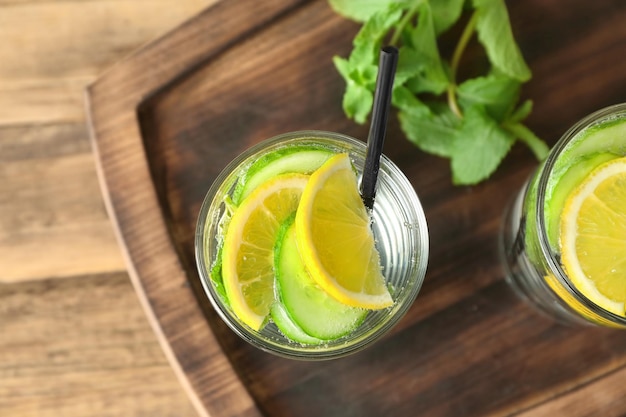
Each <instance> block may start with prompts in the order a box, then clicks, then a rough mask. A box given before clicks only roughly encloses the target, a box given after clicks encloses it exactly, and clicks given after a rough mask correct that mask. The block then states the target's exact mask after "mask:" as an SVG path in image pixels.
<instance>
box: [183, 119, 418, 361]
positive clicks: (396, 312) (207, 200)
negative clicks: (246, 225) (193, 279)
mask: <svg viewBox="0 0 626 417" xmlns="http://www.w3.org/2000/svg"><path fill="white" fill-rule="evenodd" d="M301 139H304V140H306V139H310V140H312V141H314V140H319V139H322V140H329V141H335V142H339V143H345V144H348V146H349V147H353V148H355V149H356V150H357V151H358V152H359V153H362V154H363V156H364V155H365V152H366V144H365V142H363V141H360V140H357V139H355V138H353V137H351V136H348V135H345V134H342V133H336V132H329V131H323V130H299V131H292V132H286V133H282V134H279V135H276V136H273V137H271V138H268V139H265V140H263V141H261V142H259V143H257V144H255V145H253V146H251V147H249V148H247V149H246V150H245V151H243V152H242V153H240V154H239V155H238V156H236V157H235V158H234V159H233V160H232V161H230V162H229V163H228V164H227V165H226V166H225V167H224V168H222V170H221V172H220V173H219V174H218V176H217V177H216V178H215V179H214V180H213V183H212V184H211V186H210V187H209V189H208V191H207V193H206V194H205V196H204V199H203V201H202V205H201V207H200V210H199V214H198V219H197V222H196V229H195V239H194V251H195V259H196V266H197V269H198V272H199V278H200V282H201V284H202V287H203V289H204V293H205V295H206V297H207V298H208V299H209V301H210V303H211V304H212V306H213V309H214V310H215V311H216V312H217V314H218V316H220V319H221V320H222V321H224V323H225V324H226V325H227V326H228V327H229V328H230V329H231V330H232V331H233V332H234V333H236V334H237V335H238V336H239V337H240V338H242V339H244V340H245V341H247V342H248V343H250V344H252V345H253V346H255V347H257V348H259V349H261V350H263V351H266V352H269V353H271V354H274V355H277V356H280V357H284V358H290V359H299V360H328V359H335V358H339V357H343V356H347V355H349V354H352V353H356V352H358V351H360V350H362V349H364V348H365V347H367V346H368V345H370V344H371V343H372V342H374V341H376V340H378V339H380V338H381V337H382V336H383V335H384V334H386V333H387V332H388V331H389V330H390V329H391V328H392V327H394V326H395V325H396V324H397V323H398V322H399V321H400V319H401V318H402V317H403V316H404V315H405V314H406V313H407V311H408V309H409V308H410V306H411V305H412V304H413V302H414V300H415V299H416V297H417V295H418V293H419V291H420V289H421V286H422V283H423V281H424V278H425V275H426V269H427V265H428V256H429V234H428V226H427V222H426V216H425V213H424V210H423V207H422V205H421V202H420V200H419V197H418V196H417V193H416V192H415V189H414V188H413V186H412V184H411V182H410V181H409V179H408V178H407V177H406V176H405V175H404V173H403V172H402V171H401V170H400V168H398V167H397V166H396V165H395V163H393V161H391V160H390V159H389V158H388V157H387V156H385V155H384V154H383V155H381V164H380V170H381V171H388V172H389V173H390V174H391V175H390V176H393V178H394V180H395V179H400V180H401V181H403V183H404V185H403V186H404V187H405V188H406V187H409V188H410V190H411V191H412V192H411V193H409V194H408V195H407V197H408V198H409V199H410V201H411V203H412V207H413V208H412V209H411V212H413V213H414V214H415V217H416V219H417V221H416V223H417V231H416V235H417V238H416V241H417V245H418V246H419V248H420V250H419V251H417V254H416V256H415V260H414V264H415V266H414V269H415V272H414V273H415V274H416V275H417V279H416V280H415V284H411V285H410V288H408V291H407V292H406V293H404V292H403V293H402V300H401V302H399V301H398V300H396V302H395V303H394V305H393V306H391V307H389V309H391V310H390V312H389V315H390V316H391V317H390V318H389V319H386V320H384V321H382V323H381V324H380V327H376V328H375V329H374V330H372V331H369V332H365V333H363V334H361V335H359V337H358V338H356V339H346V340H345V341H342V342H343V343H341V344H337V345H331V346H327V345H326V344H325V343H323V344H321V345H310V346H307V345H301V344H298V343H297V342H293V345H291V344H290V345H285V344H284V343H280V342H278V341H274V340H271V339H268V338H265V337H263V336H260V335H259V336H258V337H257V335H256V334H253V333H252V331H251V330H250V329H247V328H246V327H245V326H243V325H242V324H241V323H239V322H238V321H237V320H234V319H233V317H232V316H233V313H232V312H230V311H227V307H226V306H224V305H222V302H221V301H220V295H219V294H218V293H217V291H216V289H215V288H214V285H213V284H212V278H211V276H210V275H211V271H210V269H211V267H210V264H211V263H212V260H211V259H207V257H206V256H205V250H204V245H205V235H206V228H207V227H209V226H210V224H211V219H209V218H208V215H209V214H210V211H211V209H212V207H213V206H214V200H215V197H216V196H217V195H218V193H219V192H220V189H221V188H222V184H223V183H224V182H225V181H226V180H228V179H229V177H230V176H231V175H232V173H233V172H234V171H235V170H236V169H237V168H238V167H240V166H242V164H245V163H246V161H248V160H250V158H251V157H253V156H254V155H256V154H257V153H258V152H259V151H263V150H265V149H270V148H272V147H273V146H277V145H282V144H283V143H288V142H289V141H292V140H301ZM400 188H402V187H400ZM329 342H331V343H332V341H329Z"/></svg>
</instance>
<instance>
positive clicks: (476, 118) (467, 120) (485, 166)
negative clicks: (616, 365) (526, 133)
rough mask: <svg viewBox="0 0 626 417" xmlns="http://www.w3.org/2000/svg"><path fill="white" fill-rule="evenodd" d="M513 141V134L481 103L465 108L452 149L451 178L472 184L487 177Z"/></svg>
mask: <svg viewBox="0 0 626 417" xmlns="http://www.w3.org/2000/svg"><path fill="white" fill-rule="evenodd" d="M513 142H515V137H514V136H513V135H512V134H511V133H509V132H507V131H506V130H504V129H503V128H502V127H500V125H499V124H498V122H496V121H495V120H493V119H492V118H490V117H489V115H488V114H487V112H486V111H485V110H484V109H483V108H482V107H480V106H475V107H471V108H469V109H467V111H466V112H465V117H464V118H463V123H462V125H461V127H460V129H459V130H458V131H457V134H456V138H455V140H454V147H453V149H452V155H451V159H452V162H451V168H452V182H453V183H454V184H456V185H473V184H477V183H479V182H480V181H483V180H485V179H487V178H489V176H491V174H492V173H493V172H494V171H495V170H496V168H497V167H498V165H500V162H501V161H502V159H504V157H505V156H506V154H507V153H508V152H509V149H510V148H511V145H513Z"/></svg>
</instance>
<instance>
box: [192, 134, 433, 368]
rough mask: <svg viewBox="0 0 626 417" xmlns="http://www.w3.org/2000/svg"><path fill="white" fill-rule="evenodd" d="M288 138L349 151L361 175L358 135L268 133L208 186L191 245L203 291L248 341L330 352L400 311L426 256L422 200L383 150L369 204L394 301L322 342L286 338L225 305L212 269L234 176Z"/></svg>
mask: <svg viewBox="0 0 626 417" xmlns="http://www.w3.org/2000/svg"><path fill="white" fill-rule="evenodd" d="M294 144H301V145H305V146H306V145H322V146H323V147H324V148H326V149H329V150H331V151H333V152H335V153H341V152H347V153H348V154H349V156H350V159H351V161H352V163H353V165H354V167H355V168H356V170H357V171H358V174H359V175H362V172H363V166H364V162H365V155H366V145H365V143H363V142H362V141H359V140H356V139H354V138H351V137H348V136H345V135H342V134H339V133H332V132H322V131H300V132H291V133H286V134H282V135H279V136H276V137H274V138H271V139H267V140H265V141H263V142H261V143H259V144H257V145H256V146H253V147H251V148H249V149H248V150H246V151H245V152H244V153H242V154H241V155H240V156H238V157H237V158H235V159H234V160H233V161H232V162H231V163H230V164H228V165H227V166H226V168H224V170H223V171H222V172H221V173H220V175H219V176H218V177H217V178H216V180H215V181H214V182H213V185H212V186H211V187H210V189H209V191H208V193H207V194H206V197H205V199H204V202H203V204H202V207H201V209H200V214H199V218H198V222H197V227H196V236H195V250H196V260H197V266H198V271H199V274H200V279H201V281H202V285H203V287H204V290H205V293H206V296H207V297H208V299H209V300H210V302H211V304H212V305H213V307H214V309H215V310H216V312H217V313H218V315H219V316H220V317H221V319H222V320H223V321H224V322H225V323H226V324H227V325H228V326H229V327H230V328H231V329H232V330H233V331H234V332H235V333H236V334H237V335H239V336H240V337H241V338H243V339H244V340H246V341H247V342H249V343H251V344H252V345H254V346H256V347H258V348H260V349H262V350H264V351H267V352H270V353H273V354H276V355H279V356H283V357H287V358H293V359H303V360H317V359H331V358H338V357H341V356H345V355H348V354H350V353H354V352H356V351H358V350H360V349H363V348H365V347H367V346H369V345H371V344H372V343H373V342H375V341H376V340H378V339H380V338H381V337H382V336H383V335H384V334H385V333H387V332H388V331H389V330H390V329H391V328H392V327H393V326H394V325H395V324H396V323H397V322H398V321H399V320H400V319H401V318H402V316H404V315H405V313H406V312H407V310H408V309H409V307H410V306H411V305H412V303H413V301H414V300H415V298H416V296H417V294H418V292H419V290H420V287H421V285H422V282H423V279H424V275H425V273H426V266H427V261H428V230H427V225H426V218H425V216H424V211H423V209H422V206H421V204H420V201H419V199H418V197H417V195H416V193H415V190H414V189H413V186H412V185H411V183H410V182H409V180H408V179H407V178H406V177H405V176H404V174H403V173H402V172H401V171H400V169H399V168H398V167H397V166H396V165H395V164H394V163H393V162H391V160H389V158H387V157H386V156H384V155H383V156H382V157H381V163H380V170H379V173H378V182H377V191H376V198H375V204H374V207H373V210H372V212H371V227H372V230H373V234H374V238H375V242H376V247H377V250H378V251H379V253H380V261H381V267H382V272H383V275H384V276H385V279H386V283H387V285H388V288H389V291H390V293H391V296H392V298H393V300H394V303H393V305H392V306H391V307H388V308H386V309H382V310H377V311H370V312H368V314H367V316H366V318H365V319H364V321H363V323H362V324H361V325H360V326H358V327H357V328H356V329H355V330H354V331H352V332H351V333H350V334H348V335H346V336H343V337H340V338H338V339H336V340H329V341H325V342H324V343H322V344H317V345H306V344H301V343H297V342H293V341H291V340H289V339H288V338H286V337H285V336H284V335H283V334H282V333H281V332H280V331H279V329H278V328H277V326H276V325H275V324H274V323H272V322H271V321H270V322H269V324H267V325H266V326H265V327H263V328H262V329H261V330H260V331H255V330H253V329H252V328H250V327H249V326H247V325H246V324H245V323H243V322H242V321H241V320H240V319H239V318H238V317H237V316H236V315H235V314H234V313H233V311H232V309H231V308H230V307H229V305H228V302H227V300H226V299H225V297H224V296H223V294H222V292H220V291H219V288H218V285H217V283H216V282H215V281H214V279H213V278H212V277H211V268H212V265H214V263H215V261H216V258H217V256H218V252H219V247H220V241H221V239H222V234H223V230H222V223H221V220H222V218H223V216H224V212H225V210H226V204H225V201H226V200H228V197H229V196H232V193H233V192H234V189H235V185H236V183H237V179H238V177H239V176H240V175H241V174H242V173H243V172H244V171H245V170H246V168H247V167H248V166H250V164H251V163H252V162H254V161H256V160H258V159H259V158H262V157H263V155H266V154H268V153H269V152H273V151H276V150H279V149H281V148H283V147H286V146H291V145H294Z"/></svg>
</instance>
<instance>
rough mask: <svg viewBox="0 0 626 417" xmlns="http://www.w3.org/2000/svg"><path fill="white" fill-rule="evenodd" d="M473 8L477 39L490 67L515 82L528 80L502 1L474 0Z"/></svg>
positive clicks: (527, 69)
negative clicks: (474, 10) (484, 51)
mask: <svg viewBox="0 0 626 417" xmlns="http://www.w3.org/2000/svg"><path fill="white" fill-rule="evenodd" d="M474 6H475V7H476V17H477V22H476V30H477V32H478V39H479V40H480V42H481V44H482V45H483V46H484V47H485V50H486V52H487V56H488V57H489V60H490V62H491V64H492V65H493V66H494V67H496V68H498V69H499V70H500V71H502V72H503V73H504V74H506V75H508V76H510V77H512V78H514V79H516V80H519V81H528V80H529V79H530V77H531V73H530V69H529V68H528V66H527V65H526V62H525V61H524V58H523V57H522V53H521V52H520V50H519V48H518V46H517V44H516V43H515V39H514V38H513V32H512V30H511V24H510V22H509V13H508V12H507V9H506V5H505V4H504V0H474Z"/></svg>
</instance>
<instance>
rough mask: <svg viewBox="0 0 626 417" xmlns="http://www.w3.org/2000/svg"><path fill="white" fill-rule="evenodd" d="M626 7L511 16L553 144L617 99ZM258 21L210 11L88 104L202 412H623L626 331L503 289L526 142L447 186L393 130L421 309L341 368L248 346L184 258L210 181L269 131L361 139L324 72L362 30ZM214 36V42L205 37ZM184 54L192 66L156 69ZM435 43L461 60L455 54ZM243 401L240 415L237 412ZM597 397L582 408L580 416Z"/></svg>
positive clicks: (552, 6) (438, 170)
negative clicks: (417, 207) (417, 229)
mask: <svg viewBox="0 0 626 417" xmlns="http://www.w3.org/2000/svg"><path fill="white" fill-rule="evenodd" d="M625 6H626V4H624V3H623V2H621V1H619V0H613V1H605V2H596V3H594V4H589V3H588V2H586V1H582V0H581V1H568V2H567V7H566V9H567V10H563V8H564V6H563V0H549V1H544V0H533V1H528V2H523V3H520V2H518V3H515V4H511V7H510V14H511V17H512V23H513V27H514V30H515V32H516V36H517V37H518V39H519V40H520V44H521V46H522V50H523V51H525V54H526V56H527V59H528V62H529V64H530V67H531V68H532V69H533V71H534V78H533V80H532V81H531V82H530V83H529V84H528V85H527V86H526V88H525V89H524V95H525V96H527V97H531V98H533V100H534V101H535V108H534V111H533V114H532V116H531V117H530V119H529V120H528V123H529V125H530V126H531V127H532V128H533V129H534V130H535V131H536V132H537V133H538V134H539V135H540V136H541V137H543V138H545V139H546V140H547V142H548V143H549V144H553V143H554V142H555V141H556V140H557V138H558V137H559V135H560V134H562V133H563V132H564V131H565V129H566V128H567V127H569V126H570V125H572V124H573V123H574V122H575V121H577V120H578V119H579V118H580V117H581V116H583V115H585V114H588V113H590V112H592V111H593V110H596V109H598V108H600V107H603V106H606V105H609V104H613V103H617V102H619V101H623V99H624V97H625V96H626V85H625V84H624V83H623V80H622V78H623V74H624V73H625V70H626V62H625V61H624V60H620V59H615V57H618V56H621V54H622V53H623V50H624V46H625V45H626V27H624V26H623V25H621V24H620V22H623V21H626V7H625ZM256 7H259V5H257V3H255V2H252V1H249V2H245V1H242V2H239V3H237V4H236V5H235V4H233V3H227V4H224V5H222V6H221V7H219V8H217V9H214V10H211V11H209V12H207V13H205V14H202V15H200V16H199V17H198V18H197V19H195V20H193V21H191V22H189V23H188V24H187V25H184V26H182V27H181V28H179V29H178V30H177V31H174V32H172V33H171V34H170V35H168V36H166V37H164V38H163V39H161V40H160V41H159V42H156V43H155V44H152V45H150V46H149V47H148V48H146V49H143V50H142V51H140V52H139V53H137V54H136V55H134V56H132V57H130V58H129V59H128V60H127V61H125V62H124V63H122V64H121V65H120V66H118V67H117V68H115V69H114V70H113V71H111V72H110V73H108V74H105V76H104V77H102V78H101V79H99V80H98V81H97V82H96V83H95V84H94V85H93V86H92V88H91V89H90V92H89V98H90V105H91V108H90V112H91V115H92V125H93V138H94V143H95V146H96V149H97V150H98V157H99V161H100V168H101V175H102V181H103V183H104V184H105V187H106V190H107V192H108V196H109V204H110V206H109V209H110V210H111V214H112V215H113V216H114V217H115V219H116V224H117V226H118V230H119V234H120V238H121V239H122V241H123V243H124V245H125V249H126V251H127V252H126V253H127V256H128V258H129V262H130V263H131V264H132V266H133V271H132V276H133V280H134V283H135V285H136V288H137V290H138V292H139V293H140V294H142V296H143V297H144V298H143V302H144V306H145V307H146V308H147V309H148V310H149V312H150V313H151V314H153V316H152V317H153V319H154V321H155V323H154V324H155V327H156V328H157V329H158V331H159V332H161V333H160V334H161V336H162V337H163V339H164V340H163V342H164V343H166V348H169V349H170V354H171V355H172V357H171V359H172V360H174V361H175V365H176V366H178V367H179V368H178V371H180V372H181V373H183V376H184V377H186V378H187V381H189V386H188V387H189V388H191V389H193V393H194V394H195V395H197V397H198V399H199V401H200V402H201V403H202V404H203V405H204V407H206V409H207V410H209V411H210V412H211V413H213V414H216V415H220V416H230V415H242V414H244V415H247V414H251V415H254V414H259V413H262V414H265V415H271V416H292V415H298V416H309V415H310V416H319V415H323V416H368V415H371V416H413V415H428V416H504V415H516V414H520V413H521V414H523V415H533V416H535V415H536V416H551V415H554V414H553V413H555V412H556V411H558V410H567V411H568V415H571V416H585V415H593V413H596V414H600V415H603V414H604V413H605V412H607V413H609V412H608V411H607V409H608V407H611V411H610V412H614V413H615V415H623V414H624V413H626V405H624V404H623V400H622V398H623V397H622V394H623V392H622V389H621V388H612V389H608V388H609V387H610V386H611V384H612V383H614V382H615V381H619V380H621V379H620V378H622V376H623V375H624V372H625V370H626V339H625V338H624V336H623V334H622V333H620V332H616V331H610V330H606V329H597V328H591V327H589V328H573V327H571V328H570V327H564V326H562V325H558V324H556V323H554V322H553V321H551V320H549V319H547V318H544V317H543V316H541V315H538V314H537V313H536V312H535V311H534V310H532V309H531V308H530V307H529V306H527V305H525V304H524V303H522V302H521V301H520V300H518V299H517V298H516V297H515V296H514V294H512V292H511V291H510V289H509V288H508V286H507V285H506V284H505V282H504V281H503V271H502V268H501V266H500V263H499V258H498V246H497V243H498V232H499V228H500V223H501V217H502V213H503V211H504V209H505V206H506V204H507V201H508V200H509V199H510V198H511V197H512V196H513V194H514V193H515V191H516V190H517V189H519V187H520V186H521V185H522V184H523V183H524V181H525V179H526V178H527V176H528V174H529V173H530V172H531V171H532V169H533V168H534V167H535V166H536V161H535V160H534V159H533V158H532V156H531V154H530V152H529V151H528V150H527V149H525V148H523V147H522V146H516V147H514V149H513V151H512V153H511V154H510V155H509V156H508V157H507V158H506V160H505V163H504V165H503V167H502V168H501V169H499V170H498V172H497V173H496V174H495V175H494V176H493V177H492V178H490V180H489V181H488V182H486V183H484V184H481V185H479V186H475V187H453V186H451V179H450V174H449V167H448V165H447V162H446V161H444V160H442V159H440V158H436V157H433V156H430V155H425V154H423V153H422V152H420V151H419V150H418V149H416V148H415V147H413V146H412V145H411V144H410V143H409V142H408V141H407V140H406V139H405V138H404V137H403V135H402V132H401V131H400V129H399V127H398V125H397V123H395V121H394V122H393V123H392V124H391V126H390V132H389V135H388V139H387V142H386V154H387V155H388V156H389V157H390V158H391V159H392V160H393V161H394V162H396V164H397V165H398V166H399V167H400V168H401V169H402V170H403V171H404V172H405V173H406V175H407V176H408V177H409V179H410V180H411V181H412V183H413V185H414V186H415V188H416V190H417V192H418V194H419V195H420V199H421V201H422V204H423V206H424V209H425V211H426V216H427V220H428V224H429V231H430V237H431V238H430V241H431V251H430V253H431V256H430V262H429V270H428V273H427V277H426V281H425V283H424V286H423V289H422V291H421V293H420V295H419V297H418V301H417V302H416V303H415V305H414V306H413V307H412V308H411V310H410V311H409V312H408V314H407V315H406V317H405V318H404V319H403V320H402V322H401V323H400V324H399V325H398V326H396V327H395V328H394V329H393V331H392V332H391V333H390V334H389V335H388V336H387V337H385V338H384V339H383V340H381V341H380V342H378V343H377V344H375V345H374V346H372V347H370V348H369V349H367V350H365V351H363V352H360V353H358V354H356V355H353V356H351V357H348V358H345V359H342V360H339V361H333V362H324V363H315V364H313V363H306V362H293V361H287V360H284V359H279V358H276V357H274V356H271V355H268V354H266V353H263V352H260V351H258V350H255V349H254V348H252V347H251V346H249V345H247V344H246V343H245V342H244V341H242V340H240V339H239V338H238V337H237V336H236V335H234V334H233V333H232V332H230V331H229V330H228V329H227V328H226V326H225V325H224V324H223V323H222V322H221V321H219V319H218V317H217V315H216V314H215V312H214V311H213V310H212V309H211V306H210V305H209V303H208V301H207V300H206V298H205V297H204V295H203V293H202V288H201V286H200V284H199V281H198V277H197V274H196V272H195V266H194V258H193V237H194V226H195V221H196V216H197V212H198V209H199V206H200V202H201V200H202V198H203V196H204V193H205V192H206V190H207V189H208V187H209V185H210V184H211V181H212V180H213V179H214V178H215V177H216V175H217V173H219V172H220V170H221V169H222V168H223V167H224V166H225V165H226V163H227V162H228V161H229V160H230V159H232V158H233V157H234V156H235V155H237V154H238V153H239V152H241V151H242V150H243V149H245V148H247V147H249V146H250V145H251V144H254V143H257V142H259V141H260V140H262V139H265V138H267V137H270V136H272V135H275V134H277V133H282V132H285V131H291V130H299V129H309V128H315V129H322V130H331V131H339V132H342V133H346V134H349V135H351V136H354V137H359V138H364V137H366V135H367V127H365V126H356V125H354V124H353V123H352V122H350V121H348V120H346V118H345V117H344V116H343V113H342V111H341V96H342V93H343V89H344V85H343V81H342V80H341V79H340V77H339V75H338V74H337V73H336V70H335V69H334V68H333V65H332V56H333V55H336V54H339V55H345V54H347V53H348V51H349V50H350V47H351V40H352V36H353V35H354V34H355V32H356V30H357V26H356V25H354V24H353V23H350V22H347V21H345V20H343V19H341V18H340V17H338V16H337V15H336V14H334V13H333V12H332V10H330V8H329V7H328V5H327V3H326V2H325V1H321V0H320V1H303V2H295V3H294V4H293V5H292V4H290V5H285V3H284V2H283V3H280V2H275V3H274V2H268V3H267V4H266V7H267V9H265V10H264V12H265V13H266V14H265V15H261V12H259V11H257V10H256V9H255V8H256ZM249 9H253V10H254V12H250V10H249ZM244 11H245V12H246V13H247V14H244ZM556 11H560V12H559V13H556ZM227 16H230V17H231V18H233V19H237V23H238V25H237V26H233V27H236V28H237V29H236V30H235V29H233V28H231V29H230V31H229V32H223V31H222V29H223V28H222V27H221V24H222V22H223V20H224V19H226V18H227ZM607 19H608V20H607ZM203 32H208V33H210V35H211V36H210V37H209V39H211V42H204V43H199V42H197V39H198V36H199V35H198V34H199V33H203ZM220 45H221V46H220ZM176 46H179V47H180V48H179V50H181V51H184V52H181V53H180V54H179V55H176V56H175V57H173V59H172V60H168V61H167V62H164V61H163V56H164V54H166V53H167V51H170V50H172V49H173V48H175V47H176ZM181 46H185V47H181ZM443 47H444V49H446V48H447V49H446V51H447V52H448V53H451V52H452V51H451V48H452V47H453V45H443ZM483 62H484V56H481V52H480V49H479V48H477V47H476V46H473V47H470V50H469V54H468V56H467V59H466V62H465V63H464V65H466V66H467V67H470V68H472V67H474V68H475V67H478V66H480V65H482V63H483ZM607 63H610V64H611V65H608V64H607ZM107 87H108V88H107ZM114 87H115V88H114ZM207 323H208V324H207ZM209 326H210V327H209ZM217 343H219V347H221V351H220V349H219V348H218V346H217ZM200 346H202V348H200ZM223 355H226V356H227V357H228V360H229V361H230V363H231V364H232V366H233V367H234V370H235V372H236V374H233V373H232V371H230V370H229V369H230V368H229V365H228V364H227V362H226V361H225V358H224V356H223ZM215 364H218V365H217V366H218V371H217V372H221V373H222V375H224V376H225V378H227V379H226V380H225V382H224V383H223V384H222V385H220V388H222V389H223V391H222V390H218V391H216V389H215V383H216V382H217V376H216V374H215V372H216V371H215V366H216V365H215ZM237 376H238V377H239V380H238V381H236V380H234V379H233V377H237ZM246 389H247V391H248V393H249V395H250V397H247V395H248V394H247V393H246V391H245V390H246ZM596 390H597V391H596ZM235 398H238V399H240V400H242V401H244V403H243V404H244V406H240V407H239V408H236V407H233V406H232V405H230V404H231V402H232V400H233V399H235ZM586 398H590V399H589V401H588V402H587V403H586V407H576V404H580V403H581V402H584V401H585V399H586ZM216 404H219V405H216ZM612 407H618V408H617V409H613V408H612Z"/></svg>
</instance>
